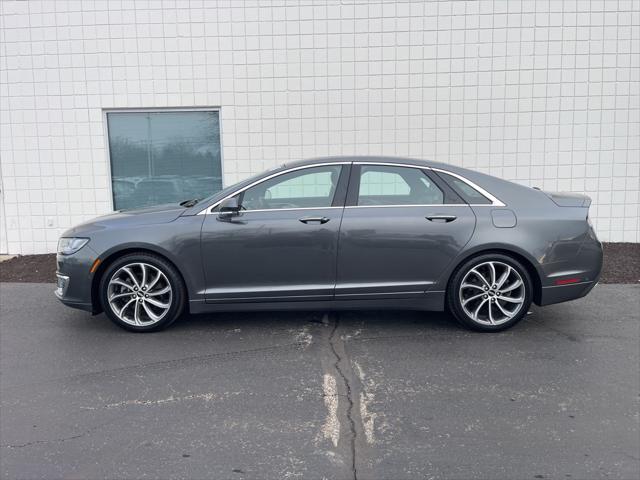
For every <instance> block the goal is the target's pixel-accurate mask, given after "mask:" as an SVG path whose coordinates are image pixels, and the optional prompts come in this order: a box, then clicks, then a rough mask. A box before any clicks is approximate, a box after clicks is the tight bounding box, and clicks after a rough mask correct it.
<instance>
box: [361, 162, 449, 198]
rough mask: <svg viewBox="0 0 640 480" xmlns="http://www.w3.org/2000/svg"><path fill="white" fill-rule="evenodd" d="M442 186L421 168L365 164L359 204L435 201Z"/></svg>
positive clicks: (441, 194)
mask: <svg viewBox="0 0 640 480" xmlns="http://www.w3.org/2000/svg"><path fill="white" fill-rule="evenodd" d="M442 203H444V194H443V192H442V190H440V188H439V187H438V186H437V185H436V184H435V183H434V182H433V181H432V180H431V179H430V178H429V177H427V176H426V175H425V173H424V172H423V171H422V170H420V169H418V168H410V167H392V166H385V165H362V167H361V171H360V185H359V190H358V203H357V204H358V205H360V206H374V205H434V204H442Z"/></svg>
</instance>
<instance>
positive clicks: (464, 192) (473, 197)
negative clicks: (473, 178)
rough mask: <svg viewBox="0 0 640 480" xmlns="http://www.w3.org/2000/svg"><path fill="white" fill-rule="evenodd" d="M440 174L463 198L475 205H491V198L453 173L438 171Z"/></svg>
mask: <svg viewBox="0 0 640 480" xmlns="http://www.w3.org/2000/svg"><path fill="white" fill-rule="evenodd" d="M438 175H439V176H440V177H441V178H442V179H443V180H444V181H445V182H447V184H448V185H449V186H450V187H451V188H452V189H453V190H454V191H455V192H456V193H457V194H458V195H460V196H461V197H462V199H463V200H464V201H465V202H467V203H470V204H473V205H489V204H491V200H489V199H488V198H487V197H485V196H484V195H483V194H481V193H480V192H479V191H478V190H476V189H475V188H473V187H472V186H471V185H469V184H468V183H467V182H465V181H463V180H460V179H459V178H457V177H454V176H453V175H449V174H448V173H443V172H438Z"/></svg>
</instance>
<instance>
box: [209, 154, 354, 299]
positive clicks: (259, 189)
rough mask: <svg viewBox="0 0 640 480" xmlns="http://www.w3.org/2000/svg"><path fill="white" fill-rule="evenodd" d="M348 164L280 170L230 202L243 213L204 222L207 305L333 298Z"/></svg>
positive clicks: (215, 216)
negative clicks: (237, 206)
mask: <svg viewBox="0 0 640 480" xmlns="http://www.w3.org/2000/svg"><path fill="white" fill-rule="evenodd" d="M349 169H350V165H349V164H348V163H327V164H321V165H318V164H316V165H310V166H305V167H297V168H295V169H292V170H288V171H284V172H279V173H277V174H274V175H272V176H269V177H267V178H266V179H264V180H262V181H259V182H258V183H257V184H253V185H250V186H249V187H248V188H246V189H244V190H243V191H241V192H237V194H236V195H235V197H236V198H237V200H238V203H239V205H240V206H241V210H240V212H239V214H238V215H236V216H231V217H226V216H225V215H221V214H220V213H219V212H216V211H215V209H214V211H213V212H212V213H209V214H208V215H207V216H206V219H205V221H204V222H203V227H202V234H201V245H202V263H203V268H204V273H205V281H206V291H205V298H206V301H207V302H214V303H215V302H250V301H301V300H319V299H331V298H333V289H334V287H335V281H336V257H337V246H338V232H339V230H340V221H341V218H342V213H343V210H344V200H345V196H346V189H347V182H348V175H349Z"/></svg>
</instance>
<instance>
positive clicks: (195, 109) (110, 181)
mask: <svg viewBox="0 0 640 480" xmlns="http://www.w3.org/2000/svg"><path fill="white" fill-rule="evenodd" d="M168 112H176V113H180V112H184V113H189V112H217V113H218V131H219V134H220V175H221V176H222V179H221V184H222V189H223V190H224V188H225V183H224V177H225V172H224V148H223V144H222V138H223V135H222V109H221V107H219V106H210V107H207V106H204V107H156V108H137V107H135V108H103V109H102V126H103V132H104V142H105V152H106V153H105V155H106V162H107V177H108V178H107V180H108V182H107V183H108V186H107V191H108V192H109V203H110V204H111V211H115V199H114V196H113V194H114V192H113V172H112V171H111V148H110V147H109V121H108V119H107V114H109V113H168Z"/></svg>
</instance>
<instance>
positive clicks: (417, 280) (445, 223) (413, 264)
mask: <svg viewBox="0 0 640 480" xmlns="http://www.w3.org/2000/svg"><path fill="white" fill-rule="evenodd" d="M351 176H352V179H351V182H350V185H349V195H348V199H347V206H346V207H345V212H344V216H343V218H342V227H341V231H340V249H339V254H338V278H337V283H336V290H335V294H336V299H341V298H342V299H373V298H394V297H396V298H411V297H419V296H422V295H424V292H425V291H427V290H429V289H431V287H432V285H433V284H434V283H435V282H436V281H437V280H438V278H439V277H440V275H441V274H442V273H443V272H444V270H445V268H446V267H447V265H449V263H450V262H451V261H452V260H453V259H454V258H455V257H456V255H457V254H458V253H459V252H460V250H461V249H462V248H463V247H464V245H465V244H466V243H467V242H468V241H469V239H470V238H471V235H472V233H473V230H474V228H475V221H476V218H475V215H474V213H473V211H472V209H471V208H470V207H469V206H468V205H467V204H466V203H464V202H463V201H462V199H460V198H459V197H458V196H457V195H455V193H454V192H453V191H452V190H451V189H450V188H449V187H448V186H447V185H446V184H444V183H443V182H442V181H441V180H439V179H438V178H437V177H435V176H434V175H433V174H431V175H429V174H428V172H427V171H426V170H422V169H420V168H413V167H405V166H395V165H380V164H362V165H356V164H354V166H353V167H352V174H351Z"/></svg>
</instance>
